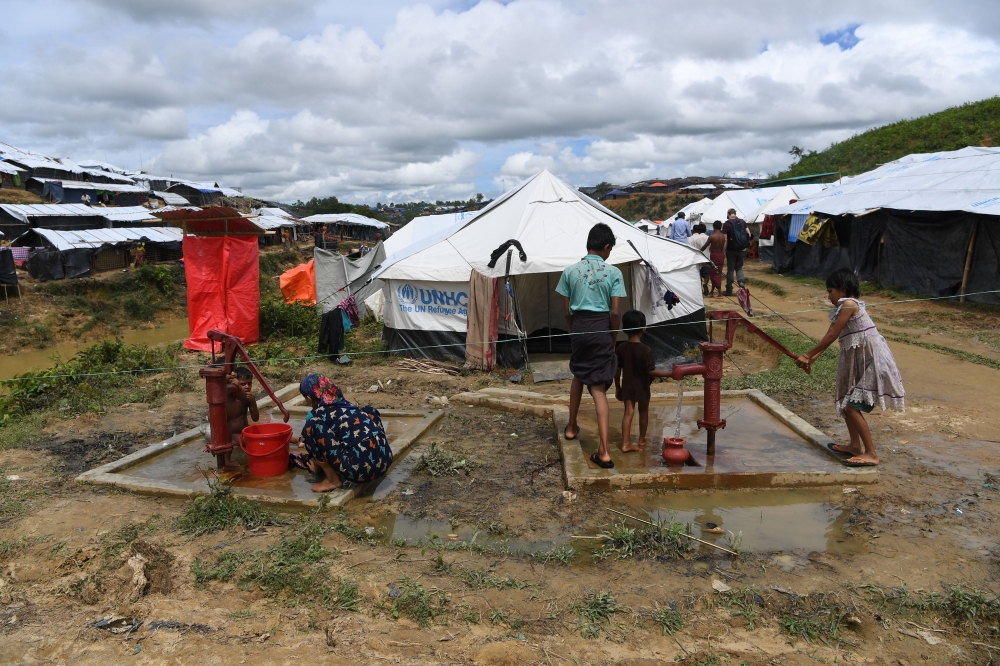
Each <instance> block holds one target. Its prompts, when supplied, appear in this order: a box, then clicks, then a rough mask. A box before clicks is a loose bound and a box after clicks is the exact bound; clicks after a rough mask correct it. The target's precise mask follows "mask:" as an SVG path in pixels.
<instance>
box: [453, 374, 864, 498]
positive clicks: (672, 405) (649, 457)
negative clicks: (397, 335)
mask: <svg viewBox="0 0 1000 666" xmlns="http://www.w3.org/2000/svg"><path fill="white" fill-rule="evenodd" d="M722 398H723V401H722V405H723V406H722V416H723V418H725V419H726V420H727V422H728V425H727V426H726V428H725V429H724V430H720V431H719V432H718V434H717V438H716V455H715V456H707V455H706V433H705V432H704V431H700V430H698V428H697V425H696V422H697V420H698V419H699V418H701V417H702V414H703V410H702V402H703V394H702V393H701V392H700V391H698V392H686V393H685V398H684V401H683V405H682V411H681V432H680V435H681V437H684V438H685V439H687V440H688V444H687V449H688V451H689V452H690V453H691V459H690V460H689V464H688V465H685V466H681V467H668V466H667V465H665V464H664V463H663V460H662V457H661V455H660V451H661V445H662V441H663V437H664V436H665V435H666V436H673V433H674V426H675V420H674V413H675V411H674V410H675V409H676V394H673V395H671V394H654V396H653V400H652V401H651V403H650V423H649V429H648V436H649V439H650V443H649V444H648V446H647V447H646V450H645V451H640V452H635V453H622V452H621V450H620V447H621V441H622V436H621V419H622V409H623V408H622V405H621V403H617V402H612V405H611V424H610V425H611V427H610V442H611V459H612V460H613V461H614V463H615V467H614V468H613V469H602V468H600V467H598V466H597V465H595V464H594V463H593V462H591V461H590V460H589V458H590V455H591V454H592V453H594V452H595V451H597V446H598V440H597V432H596V431H597V424H596V419H595V418H594V414H593V407H592V405H593V402H592V401H590V400H589V398H588V397H585V399H584V403H583V405H582V407H581V410H580V416H579V421H580V427H581V434H580V436H579V438H578V439H577V440H573V441H568V440H566V439H565V437H564V436H563V430H564V429H565V426H566V424H567V423H568V421H569V408H568V397H567V398H563V397H560V396H543V395H541V394H532V393H531V392H530V391H520V390H503V389H483V390H481V391H479V392H476V393H466V394H462V395H460V396H455V398H453V401H454V400H457V401H459V402H466V403H468V404H480V405H484V406H493V407H497V408H500V409H507V410H511V411H517V410H520V411H524V412H526V413H532V414H541V413H543V412H544V413H549V414H551V415H552V418H553V426H554V427H555V430H556V434H557V437H558V438H559V442H560V446H561V449H562V454H563V470H564V474H565V478H566V484H567V487H569V488H571V489H581V488H588V489H601V488H606V489H611V488H628V487H634V488H645V487H668V488H771V487H789V486H792V487H794V486H821V485H834V484H858V483H873V482H876V481H877V480H878V468H853V467H846V466H844V465H843V462H842V460H841V458H840V456H837V455H836V454H834V453H832V452H831V451H829V450H828V449H827V448H826V445H827V443H829V442H832V441H833V440H832V439H830V438H829V437H827V436H826V435H825V434H823V433H822V432H820V431H819V430H817V429H816V428H814V427H812V426H811V425H809V424H808V423H807V422H806V421H804V420H803V419H801V418H800V417H798V416H797V415H795V414H794V413H792V412H791V411H789V410H788V409H787V408H785V407H784V406H782V405H780V404H779V403H777V402H776V401H774V400H773V399H771V398H770V397H768V396H766V395H764V394H763V393H761V392H760V391H754V390H751V391H723V395H722ZM632 432H633V441H634V442H635V441H637V439H638V436H637V435H638V418H636V419H635V421H634V422H633V425H632Z"/></svg>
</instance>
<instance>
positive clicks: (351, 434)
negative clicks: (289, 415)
mask: <svg viewBox="0 0 1000 666" xmlns="http://www.w3.org/2000/svg"><path fill="white" fill-rule="evenodd" d="M299 392H300V393H302V395H303V396H305V398H306V399H307V400H309V403H310V404H311V405H312V412H310V416H309V418H308V420H307V421H306V425H305V427H304V428H303V429H302V440H303V442H304V443H305V447H306V450H307V451H308V452H309V456H310V458H311V459H312V460H311V464H310V466H311V467H313V466H318V468H319V470H322V473H323V474H324V476H325V477H326V478H325V479H324V480H322V481H320V482H319V483H317V484H315V485H314V486H312V491H313V492H315V493H324V492H327V491H330V490H334V489H336V488H340V487H341V486H342V485H343V484H344V482H345V481H349V482H351V483H355V484H360V483H368V482H370V481H374V480H375V479H378V478H380V477H381V476H383V475H384V474H385V473H386V472H388V471H389V466H390V465H391V464H392V449H391V448H390V447H389V439H388V437H387V436H386V433H385V426H383V425H382V418H381V417H380V416H379V413H378V410H377V409H375V408H374V407H371V406H367V405H366V406H365V407H358V406H356V405H354V404H352V403H350V402H348V401H347V400H345V399H344V395H343V394H342V393H341V392H340V389H338V388H337V386H336V385H335V384H334V383H333V382H331V381H330V380H329V379H327V378H326V377H324V376H323V375H315V374H313V375H309V376H308V377H306V378H305V379H303V380H302V383H301V384H300V385H299ZM319 470H316V469H315V468H314V469H313V471H319Z"/></svg>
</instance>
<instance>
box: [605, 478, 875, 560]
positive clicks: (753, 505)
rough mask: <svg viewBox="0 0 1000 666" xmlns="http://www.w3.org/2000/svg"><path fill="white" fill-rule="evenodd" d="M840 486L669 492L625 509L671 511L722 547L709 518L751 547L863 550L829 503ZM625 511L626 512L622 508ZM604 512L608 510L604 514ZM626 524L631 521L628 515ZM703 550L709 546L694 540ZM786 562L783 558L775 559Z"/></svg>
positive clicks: (663, 514) (658, 514) (661, 514)
mask: <svg viewBox="0 0 1000 666" xmlns="http://www.w3.org/2000/svg"><path fill="white" fill-rule="evenodd" d="M842 497H843V491H842V490H841V489H840V488H839V487H838V488H837V489H835V490H833V489H787V490H777V489H776V490H766V491H760V492H741V491H735V490H730V491H717V492H712V493H704V492H691V491H688V492H684V491H681V492H675V493H670V494H668V495H663V496H658V497H653V498H650V499H647V500H644V501H642V502H632V503H630V505H631V507H632V508H633V511H632V512H631V515H633V516H635V517H637V518H644V516H643V515H642V514H641V513H640V512H639V511H636V510H635V509H642V510H643V511H646V512H648V513H649V515H651V516H653V517H654V518H656V519H658V520H667V519H669V518H671V517H673V519H674V520H676V521H677V522H680V523H691V526H692V528H693V529H692V533H693V536H695V537H698V538H699V539H703V540H705V541H710V542H712V543H714V544H717V545H719V546H723V547H726V546H727V543H726V536H727V535H726V534H713V533H711V532H707V531H706V530H707V529H708V528H707V523H714V524H716V525H717V526H718V527H719V528H721V529H723V530H725V531H726V532H732V533H733V534H734V535H738V534H740V532H742V533H743V536H742V547H743V548H744V549H746V550H750V551H753V552H758V553H759V552H775V551H783V552H789V553H809V552H820V553H833V554H853V553H860V552H865V551H864V549H865V545H864V542H863V541H862V540H860V539H856V538H854V537H852V536H851V535H849V534H848V533H847V532H846V531H845V530H844V528H845V527H846V525H847V519H848V517H849V516H848V513H847V512H845V511H843V510H841V509H838V508H835V507H834V506H833V503H834V502H839V501H840V500H841V499H842ZM626 513H629V512H628V511H626ZM609 515H610V514H609ZM629 524H634V523H631V521H629ZM699 549H700V550H701V551H703V552H710V551H714V550H715V549H714V548H711V547H710V546H705V545H700V546H699ZM778 564H779V566H787V565H788V564H789V562H782V563H778Z"/></svg>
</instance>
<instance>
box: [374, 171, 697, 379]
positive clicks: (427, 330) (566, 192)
mask: <svg viewBox="0 0 1000 666" xmlns="http://www.w3.org/2000/svg"><path fill="white" fill-rule="evenodd" d="M599 222H603V223H606V224H608V225H609V226H610V227H611V228H612V230H613V231H614V233H615V236H616V238H617V244H616V245H615V247H614V249H613V251H612V253H611V256H610V258H609V260H608V262H609V263H611V264H614V265H616V266H618V267H619V268H620V269H621V270H622V272H623V275H624V277H625V282H626V285H625V286H626V290H627V292H628V298H627V299H625V300H626V302H625V303H624V304H623V305H622V309H623V311H624V310H627V309H629V308H635V309H638V310H641V311H642V312H644V313H645V315H646V321H647V324H648V328H647V331H646V335H645V336H644V338H643V339H644V341H645V342H646V344H648V345H650V347H652V348H653V350H654V355H655V356H656V358H657V360H658V361H666V360H668V359H671V358H674V357H676V356H677V355H678V354H681V353H682V352H683V351H684V349H686V348H688V347H691V346H693V345H694V344H695V343H696V342H698V341H700V340H703V339H705V325H704V304H703V302H702V294H701V282H700V278H699V275H698V269H699V265H700V264H702V263H705V262H707V258H706V257H705V256H704V255H703V254H701V253H700V252H698V251H696V250H694V249H693V248H691V247H689V246H688V245H686V244H682V243H676V242H674V241H671V240H668V239H666V238H660V237H657V236H653V235H649V234H646V233H643V232H642V231H640V230H638V229H635V228H634V227H633V226H632V225H631V224H629V223H628V222H626V221H625V220H623V219H622V218H621V217H619V216H617V215H615V214H614V213H613V212H611V211H610V210H608V209H607V208H605V207H604V206H601V205H600V204H599V203H597V202H596V201H594V200H592V199H590V198H588V197H587V196H585V195H583V194H582V193H580V192H578V191H577V190H575V189H574V188H572V187H571V186H569V185H568V184H566V183H565V182H563V181H561V180H559V179H558V178H556V177H555V176H553V175H552V174H550V173H549V172H548V171H542V172H540V173H539V174H537V175H536V176H534V177H532V178H530V179H528V180H527V181H525V182H524V183H522V184H521V185H519V186H517V187H515V188H514V189H512V190H509V191H508V192H506V193H505V194H504V195H503V196H501V197H498V198H497V199H496V200H494V201H493V203H491V204H490V205H489V206H487V207H486V208H484V209H483V210H481V211H479V214H478V215H476V216H475V217H474V218H472V219H471V220H468V221H464V222H460V223H458V224H457V225H456V226H455V227H453V228H450V229H447V228H446V229H444V230H443V231H441V232H439V233H438V234H437V235H432V236H430V237H427V238H424V239H422V240H420V241H417V242H415V243H413V244H412V245H411V246H409V247H408V248H405V249H404V250H397V251H395V252H394V253H393V254H392V256H391V257H388V258H387V259H386V262H385V264H384V265H383V267H382V268H381V269H380V270H379V271H377V272H376V273H375V277H376V278H379V279H381V280H382V281H383V282H384V287H383V292H382V293H383V300H384V306H383V315H384V321H385V326H384V328H383V331H384V333H383V335H384V339H385V343H386V346H387V347H388V348H389V349H391V350H400V351H402V352H403V353H406V354H409V355H413V356H424V357H428V358H440V359H450V360H459V361H461V360H464V359H465V357H466V344H467V343H468V344H470V345H473V344H474V343H477V342H483V341H484V340H483V339H481V338H484V336H486V335H487V334H491V333H490V331H489V330H474V331H473V333H471V334H470V335H474V336H476V337H475V339H472V340H470V339H468V337H467V333H468V332H469V305H470V294H471V293H472V292H473V284H480V285H481V284H482V283H483V281H484V280H487V281H488V280H490V279H499V282H495V283H494V293H495V294H496V306H495V307H496V308H499V313H498V316H499V319H498V320H497V321H498V324H497V334H498V336H499V339H500V340H511V339H513V338H514V337H515V336H517V334H518V329H520V330H521V331H523V332H524V333H525V334H527V336H528V341H527V342H528V344H527V346H528V352H529V353H545V352H550V351H551V352H557V353H565V352H568V350H569V338H568V336H566V319H565V316H564V311H563V298H562V297H561V296H559V295H558V294H557V293H556V292H555V287H556V285H557V283H558V281H559V277H560V275H561V273H562V271H563V269H565V268H566V267H567V266H570V265H571V264H574V263H576V262H577V261H579V260H580V259H581V258H582V257H583V256H584V255H585V254H587V250H586V244H587V236H588V234H589V233H590V229H591V228H592V227H593V226H594V225H595V224H597V223H599ZM510 240H516V241H517V242H518V243H520V246H521V248H522V249H523V251H524V254H525V259H524V260H523V261H522V260H521V258H520V252H519V250H518V249H517V248H516V247H514V248H513V253H512V262H511V265H510V273H509V274H510V276H511V278H510V281H511V285H512V289H511V292H507V290H506V280H505V279H504V278H505V275H507V264H506V256H507V255H506V252H505V251H503V250H502V249H501V246H503V245H505V244H506V243H507V242H508V241H510ZM629 241H631V244H630V243H629ZM633 246H634V248H633ZM498 251H499V255H497V260H496V261H495V262H493V265H492V266H491V265H490V263H491V254H494V253H495V252H498ZM637 251H638V253H637ZM642 259H646V260H649V261H650V262H651V263H652V264H653V265H654V266H655V267H656V269H657V271H658V272H659V274H660V275H661V276H662V277H663V279H665V281H666V282H667V284H668V286H669V287H670V288H671V289H672V290H673V291H674V292H675V293H676V294H677V295H678V296H679V297H680V299H681V302H680V304H678V305H676V306H674V307H673V309H671V310H668V308H667V307H666V306H665V305H663V304H659V305H654V304H653V302H652V298H651V296H650V289H649V286H648V279H647V278H648V273H647V268H646V266H645V265H644V264H643V263H642ZM487 291H488V290H487ZM508 293H511V294H512V295H513V298H508ZM512 310H513V311H514V312H513V313H512ZM508 315H510V316H509V317H508ZM488 328H489V327H488V326H487V329H488ZM554 335H555V336H558V337H553V336H554ZM519 350H520V343H506V344H501V345H499V348H498V351H497V355H498V356H499V357H500V361H501V362H502V363H505V364H507V365H517V364H518V363H519V362H520V360H521V353H520V351H519Z"/></svg>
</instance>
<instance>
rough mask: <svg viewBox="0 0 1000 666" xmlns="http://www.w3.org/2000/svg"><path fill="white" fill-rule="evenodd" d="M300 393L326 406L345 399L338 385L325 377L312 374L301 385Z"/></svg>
mask: <svg viewBox="0 0 1000 666" xmlns="http://www.w3.org/2000/svg"><path fill="white" fill-rule="evenodd" d="M299 393H301V394H302V395H304V396H305V397H307V398H316V399H317V400H319V401H320V402H321V403H322V404H324V405H332V404H333V403H335V402H338V401H341V400H343V399H344V394H343V393H341V392H340V389H339V388H337V385H336V384H334V383H333V382H331V381H330V380H329V379H327V378H326V377H324V376H323V375H317V374H311V375H309V376H307V377H306V378H305V379H303V380H302V382H301V383H300V384H299Z"/></svg>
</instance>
